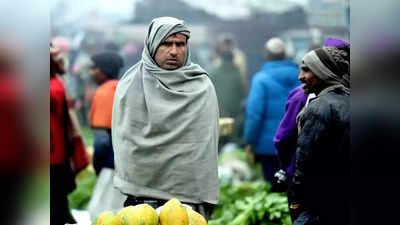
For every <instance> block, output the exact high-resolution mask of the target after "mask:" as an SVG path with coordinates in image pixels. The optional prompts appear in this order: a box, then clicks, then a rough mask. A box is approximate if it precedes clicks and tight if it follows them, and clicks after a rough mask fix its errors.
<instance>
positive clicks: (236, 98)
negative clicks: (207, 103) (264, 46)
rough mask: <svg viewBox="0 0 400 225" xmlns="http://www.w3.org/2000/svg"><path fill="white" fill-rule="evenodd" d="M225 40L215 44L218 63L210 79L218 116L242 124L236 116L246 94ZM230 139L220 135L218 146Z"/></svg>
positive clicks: (231, 49)
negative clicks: (213, 89)
mask: <svg viewBox="0 0 400 225" xmlns="http://www.w3.org/2000/svg"><path fill="white" fill-rule="evenodd" d="M225 42H226V39H223V40H222V41H220V42H219V45H218V46H217V49H216V52H217V55H218V57H219V59H220V63H219V64H218V65H217V66H216V67H215V68H214V69H213V71H212V73H211V81H212V82H213V84H214V87H215V91H216V93H217V97H218V104H219V110H220V117H230V118H234V119H235V123H234V125H235V126H238V125H239V126H242V124H241V123H240V120H239V118H238V116H239V114H240V113H241V102H242V101H243V100H244V98H245V95H246V94H245V90H244V86H243V83H242V80H241V76H240V71H239V69H238V67H237V66H236V65H234V63H233V46H232V45H231V44H226V43H225ZM236 130H238V129H236ZM234 135H235V134H234ZM230 141H232V137H230V136H224V137H220V141H219V142H220V143H219V145H220V146H219V148H221V147H223V146H224V144H226V143H227V142H230Z"/></svg>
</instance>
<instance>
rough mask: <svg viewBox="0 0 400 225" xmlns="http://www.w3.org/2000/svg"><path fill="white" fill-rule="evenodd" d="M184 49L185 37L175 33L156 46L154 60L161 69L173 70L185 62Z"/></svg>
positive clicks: (185, 47)
mask: <svg viewBox="0 0 400 225" xmlns="http://www.w3.org/2000/svg"><path fill="white" fill-rule="evenodd" d="M186 49H187V46H186V36H185V35H183V34H179V33H176V34H173V35H171V36H169V37H168V38H167V39H166V40H165V41H164V42H162V43H161V44H160V45H159V46H158V48H157V50H156V55H155V57H154V58H155V61H156V63H157V65H158V66H159V67H161V68H162V69H165V70H175V69H178V68H179V67H181V66H182V65H183V63H184V62H185V56H186Z"/></svg>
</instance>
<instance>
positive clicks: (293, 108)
mask: <svg viewBox="0 0 400 225" xmlns="http://www.w3.org/2000/svg"><path fill="white" fill-rule="evenodd" d="M324 46H332V47H337V48H342V47H350V44H349V43H348V42H346V41H344V40H341V39H338V38H328V39H326V40H325V43H324ZM310 50H312V49H310ZM307 98H308V95H307V94H305V93H304V92H303V85H300V86H298V87H296V88H295V89H293V90H292V91H291V92H290V93H289V96H288V99H287V102H286V112H285V115H284V116H283V118H282V120H281V122H280V124H279V127H278V129H277V131H276V134H275V136H274V145H275V148H276V151H277V155H278V160H279V166H280V170H279V171H278V172H276V173H275V179H276V180H275V181H274V183H276V184H277V185H275V187H278V188H276V191H284V190H283V189H285V188H286V185H288V187H287V188H288V190H290V188H291V177H292V176H293V173H294V165H295V161H296V154H295V153H296V144H297V137H298V130H297V124H296V117H297V115H298V113H299V112H300V111H301V110H302V108H303V107H304V106H305V105H306V103H307ZM288 201H289V205H290V203H291V199H290V198H289V199H288ZM289 211H290V212H291V213H290V214H291V216H292V218H293V215H292V211H291V210H290V209H289Z"/></svg>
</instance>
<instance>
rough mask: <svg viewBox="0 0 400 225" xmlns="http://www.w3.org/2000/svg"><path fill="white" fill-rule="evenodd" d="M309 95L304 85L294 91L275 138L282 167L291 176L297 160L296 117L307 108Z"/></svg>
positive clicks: (290, 95) (288, 100) (287, 103)
mask: <svg viewBox="0 0 400 225" xmlns="http://www.w3.org/2000/svg"><path fill="white" fill-rule="evenodd" d="M306 101H307V95H306V94H304V92H303V87H302V85H300V86H298V87H297V88H295V89H293V90H292V91H291V92H290V94H289V97H288V99H287V101H286V113H285V115H284V117H283V118H282V120H281V123H280V124H279V127H278V129H277V131H276V134H275V137H274V145H275V148H276V150H277V153H278V158H279V161H280V164H281V165H280V167H281V168H284V169H286V172H287V174H288V175H289V176H293V172H294V163H295V160H296V157H295V152H296V143H297V136H298V134H297V126H296V116H297V114H298V113H299V112H300V110H301V109H302V108H303V107H304V106H305V104H306Z"/></svg>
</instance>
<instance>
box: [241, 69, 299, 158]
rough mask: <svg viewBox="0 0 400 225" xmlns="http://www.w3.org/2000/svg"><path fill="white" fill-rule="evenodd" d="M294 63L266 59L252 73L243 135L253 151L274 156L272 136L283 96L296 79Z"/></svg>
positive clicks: (282, 108) (281, 114)
mask: <svg viewBox="0 0 400 225" xmlns="http://www.w3.org/2000/svg"><path fill="white" fill-rule="evenodd" d="M298 74H299V70H298V68H297V65H296V64H295V63H293V62H291V61H270V62H267V63H265V64H264V66H263V67H262V69H261V71H260V72H258V73H257V74H255V75H254V77H253V80H252V83H251V89H250V93H249V97H248V100H247V106H246V122H245V129H244V138H245V141H246V142H247V143H248V144H251V145H253V146H254V149H255V154H256V155H257V154H260V155H275V154H276V152H275V147H274V145H273V137H274V135H275V131H276V128H277V127H278V125H279V122H280V120H281V118H282V117H283V115H284V113H285V102H286V99H287V96H288V94H289V92H290V90H292V89H293V88H294V87H296V86H297V85H298V84H299V82H298V81H297V75H298Z"/></svg>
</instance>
